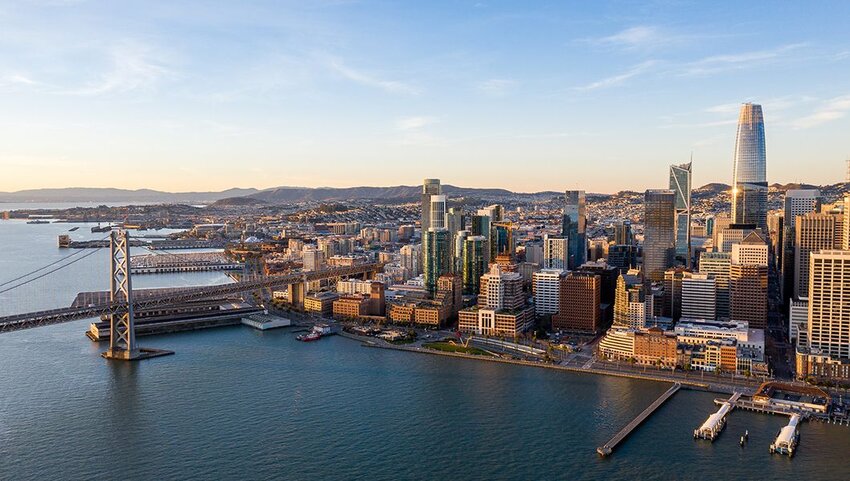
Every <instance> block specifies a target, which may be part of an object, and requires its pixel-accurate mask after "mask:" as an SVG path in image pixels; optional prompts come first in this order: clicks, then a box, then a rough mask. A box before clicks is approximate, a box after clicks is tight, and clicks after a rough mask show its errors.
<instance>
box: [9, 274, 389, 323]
mask: <svg viewBox="0 0 850 481" xmlns="http://www.w3.org/2000/svg"><path fill="white" fill-rule="evenodd" d="M383 266H384V263H381V262H375V263H369V264H359V265H356V266H351V267H336V268H333V269H323V270H319V271H311V272H298V273H293V274H284V275H279V276H264V277H258V278H255V279H250V280H245V281H240V282H231V283H229V284H218V285H213V286H202V287H188V288H186V289H179V290H171V291H169V292H167V293H164V294H161V295H154V296H148V297H145V298H142V299H137V300H134V302H133V309H134V310H135V311H140V310H144V309H151V308H154V307H162V306H171V305H175V304H181V303H184V302H188V301H195V300H200V299H208V298H211V297H220V296H227V295H232V294H238V293H241V292H247V291H254V290H258V289H266V288H269V287H280V286H286V285H290V284H295V283H298V282H310V281H318V280H321V279H331V278H334V277H348V276H355V275H358V274H366V273H369V272H379V271H380V270H381V269H382V268H383ZM122 309H126V306H125V305H124V304H123V303H121V302H111V301H110V302H104V303H97V304H90V305H88V306H83V307H64V308H59V309H50V310H46V311H38V312H29V313H25V314H16V315H12V316H5V317H0V333H4V332H11V331H19V330H21V329H31V328H34V327H42V326H49V325H52V324H61V323H63V322H69V321H76V320H78V319H88V318H92V317H100V316H104V315H110V314H114V313H116V312H120V311H121V310H122Z"/></svg>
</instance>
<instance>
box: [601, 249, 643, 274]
mask: <svg viewBox="0 0 850 481" xmlns="http://www.w3.org/2000/svg"><path fill="white" fill-rule="evenodd" d="M637 259H638V248H637V246H634V245H631V244H625V245H621V244H618V245H612V246H608V265H611V266H614V267H616V268H617V269H620V272H627V271H628V270H629V269H634V268H635V267H637V265H638V262H637Z"/></svg>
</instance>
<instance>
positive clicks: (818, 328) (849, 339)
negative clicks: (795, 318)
mask: <svg viewBox="0 0 850 481" xmlns="http://www.w3.org/2000/svg"><path fill="white" fill-rule="evenodd" d="M810 272H811V282H810V283H809V295H808V297H809V322H808V326H807V329H808V342H809V348H810V349H812V351H815V352H818V353H820V354H824V355H828V356H831V357H833V358H840V359H850V251H839V250H824V251H820V252H815V253H812V255H811V265H810Z"/></svg>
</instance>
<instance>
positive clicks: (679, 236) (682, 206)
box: [670, 162, 691, 267]
mask: <svg viewBox="0 0 850 481" xmlns="http://www.w3.org/2000/svg"><path fill="white" fill-rule="evenodd" d="M670 190H672V191H673V192H675V193H676V200H675V209H676V218H675V223H676V261H677V262H679V263H681V264H682V265H684V266H685V267H691V163H690V162H688V163H687V164H682V165H671V166H670Z"/></svg>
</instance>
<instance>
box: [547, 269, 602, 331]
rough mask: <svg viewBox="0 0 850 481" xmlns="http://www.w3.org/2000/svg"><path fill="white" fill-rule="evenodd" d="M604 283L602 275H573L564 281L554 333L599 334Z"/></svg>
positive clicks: (564, 278) (562, 282)
mask: <svg viewBox="0 0 850 481" xmlns="http://www.w3.org/2000/svg"><path fill="white" fill-rule="evenodd" d="M601 286H602V282H601V279H600V277H599V276H597V275H594V274H585V273H579V272H570V273H568V274H567V275H566V276H564V277H562V278H561V286H560V289H559V292H558V313H557V314H555V315H554V316H552V330H557V331H571V332H581V333H585V334H595V333H597V332H599V330H600V329H601V328H602V317H601V313H600V312H599V303H600V298H601V289H602V288H601Z"/></svg>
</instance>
